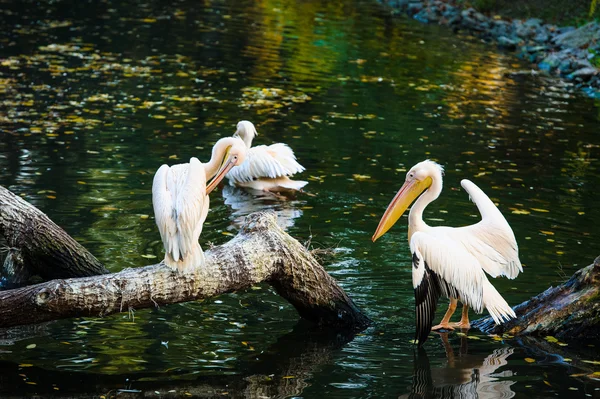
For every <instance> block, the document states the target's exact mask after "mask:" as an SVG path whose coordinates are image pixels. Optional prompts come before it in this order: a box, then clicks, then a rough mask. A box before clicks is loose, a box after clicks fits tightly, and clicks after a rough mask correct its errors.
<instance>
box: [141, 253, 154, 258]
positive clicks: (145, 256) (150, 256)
mask: <svg viewBox="0 0 600 399" xmlns="http://www.w3.org/2000/svg"><path fill="white" fill-rule="evenodd" d="M142 258H146V259H154V258H156V255H150V254H145V255H142Z"/></svg>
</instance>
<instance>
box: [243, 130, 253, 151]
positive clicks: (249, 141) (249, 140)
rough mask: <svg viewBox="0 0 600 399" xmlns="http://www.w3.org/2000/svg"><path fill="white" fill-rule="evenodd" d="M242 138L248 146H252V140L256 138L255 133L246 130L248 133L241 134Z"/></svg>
mask: <svg viewBox="0 0 600 399" xmlns="http://www.w3.org/2000/svg"><path fill="white" fill-rule="evenodd" d="M240 138H241V139H242V140H243V141H244V144H246V148H250V147H252V140H254V134H252V132H248V131H246V134H243V135H241V136H240Z"/></svg>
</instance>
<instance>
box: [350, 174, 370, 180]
mask: <svg viewBox="0 0 600 399" xmlns="http://www.w3.org/2000/svg"><path fill="white" fill-rule="evenodd" d="M352 177H353V178H354V180H357V181H365V180H369V179H370V178H371V176H369V175H359V174H354V175H352Z"/></svg>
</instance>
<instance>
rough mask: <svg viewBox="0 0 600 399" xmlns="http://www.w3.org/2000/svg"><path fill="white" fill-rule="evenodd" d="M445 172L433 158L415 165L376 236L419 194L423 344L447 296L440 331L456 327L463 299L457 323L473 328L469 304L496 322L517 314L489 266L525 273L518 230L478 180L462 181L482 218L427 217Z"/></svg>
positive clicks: (416, 267) (416, 234)
mask: <svg viewBox="0 0 600 399" xmlns="http://www.w3.org/2000/svg"><path fill="white" fill-rule="evenodd" d="M442 173H443V169H442V167H441V166H440V165H439V164H437V163H435V162H433V161H429V160H426V161H423V162H420V163H418V164H416V165H415V166H413V167H412V168H411V169H410V170H409V171H408V173H407V175H406V181H405V182H404V185H403V186H402V188H400V191H398V193H397V194H396V196H395V197H394V199H393V200H392V202H391V203H390V205H389V206H388V208H387V210H386V211H385V214H384V215H383V217H382V218H381V221H380V222H379V226H377V230H376V231H375V234H374V235H373V238H372V240H373V241H375V240H377V239H378V238H379V237H381V236H382V235H384V234H385V233H386V232H387V231H388V230H389V229H390V228H391V227H392V226H393V225H394V223H396V221H397V220H398V219H399V218H400V216H402V214H403V213H404V211H406V208H408V206H409V205H410V204H411V203H412V202H413V201H414V200H415V198H417V197H419V198H418V199H417V201H416V202H415V204H414V205H413V206H412V208H411V209H410V213H409V215H408V240H409V244H410V251H411V253H412V265H413V268H412V280H413V287H414V289H415V310H416V312H415V313H416V324H417V333H416V339H417V340H418V341H419V346H420V345H422V344H423V343H424V342H425V340H426V339H427V336H428V335H429V332H430V331H431V329H432V328H431V324H432V322H433V317H434V316H435V309H436V307H437V302H438V299H439V297H440V296H441V295H444V296H446V297H448V298H450V306H449V308H448V311H447V312H446V314H445V315H444V318H443V319H442V322H441V323H440V324H439V325H437V326H435V327H434V329H442V328H444V329H449V330H452V329H453V326H452V325H450V324H449V321H450V317H451V316H452V314H453V313H454V311H455V310H456V304H457V301H458V300H459V301H461V302H462V303H463V313H462V318H461V321H460V322H459V323H458V324H455V326H457V327H461V328H468V327H469V307H471V308H473V310H475V311H476V312H477V313H481V312H482V311H483V309H484V308H486V309H487V310H488V312H489V313H490V315H491V316H492V318H493V319H494V321H495V322H496V324H500V323H502V322H504V321H506V320H509V319H511V318H514V317H516V315H515V313H514V311H513V310H512V308H511V307H510V306H509V305H508V304H507V303H506V301H505V300H504V298H502V296H501V295H500V294H499V293H498V291H496V289H495V288H494V286H493V285H492V284H491V283H490V282H489V281H488V279H487V277H486V276H485V274H484V270H485V272H487V273H488V274H489V275H490V276H492V277H497V276H506V277H508V278H510V279H513V278H515V277H517V275H518V274H519V272H522V271H523V267H522V266H521V262H520V261H519V249H518V247H517V241H516V240H515V235H514V233H513V231H512V229H511V228H510V226H509V225H508V222H507V221H506V219H504V216H502V214H501V213H500V211H499V210H498V208H496V205H494V203H493V202H492V201H491V200H490V199H489V198H488V196H487V195H485V193H484V192H483V191H481V189H479V187H477V186H476V185H475V184H474V183H473V182H471V181H469V180H466V179H465V180H462V181H461V185H462V187H463V188H464V189H465V190H466V191H467V193H468V194H469V196H470V197H471V200H472V201H473V202H474V203H475V205H477V209H479V213H481V221H479V222H478V223H476V224H473V225H471V226H465V227H446V226H439V227H430V226H428V225H427V224H426V223H425V222H424V221H423V210H424V209H425V207H426V206H427V205H429V204H430V203H431V202H432V201H434V200H435V199H437V198H438V197H439V195H440V193H441V192H442ZM423 192H424V193H423ZM421 193H423V194H422V195H421ZM419 195H420V196H419Z"/></svg>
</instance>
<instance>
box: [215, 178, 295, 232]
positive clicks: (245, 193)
mask: <svg viewBox="0 0 600 399" xmlns="http://www.w3.org/2000/svg"><path fill="white" fill-rule="evenodd" d="M223 198H224V199H225V205H229V206H230V207H231V209H232V210H233V212H232V214H231V217H232V220H233V224H234V226H235V227H236V228H238V229H239V228H240V227H241V225H242V224H243V222H244V218H245V217H246V216H248V215H249V214H251V213H253V212H258V211H267V210H270V211H273V212H275V214H276V215H277V224H278V225H279V226H280V227H281V228H282V229H284V230H287V229H289V228H290V227H293V226H294V223H295V220H296V219H297V218H299V217H300V216H302V210H301V209H298V208H297V206H298V203H297V202H296V201H279V200H278V199H277V198H276V197H275V196H273V194H272V193H265V192H262V191H258V190H244V189H240V188H238V187H233V186H228V185H226V186H224V187H223Z"/></svg>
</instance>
